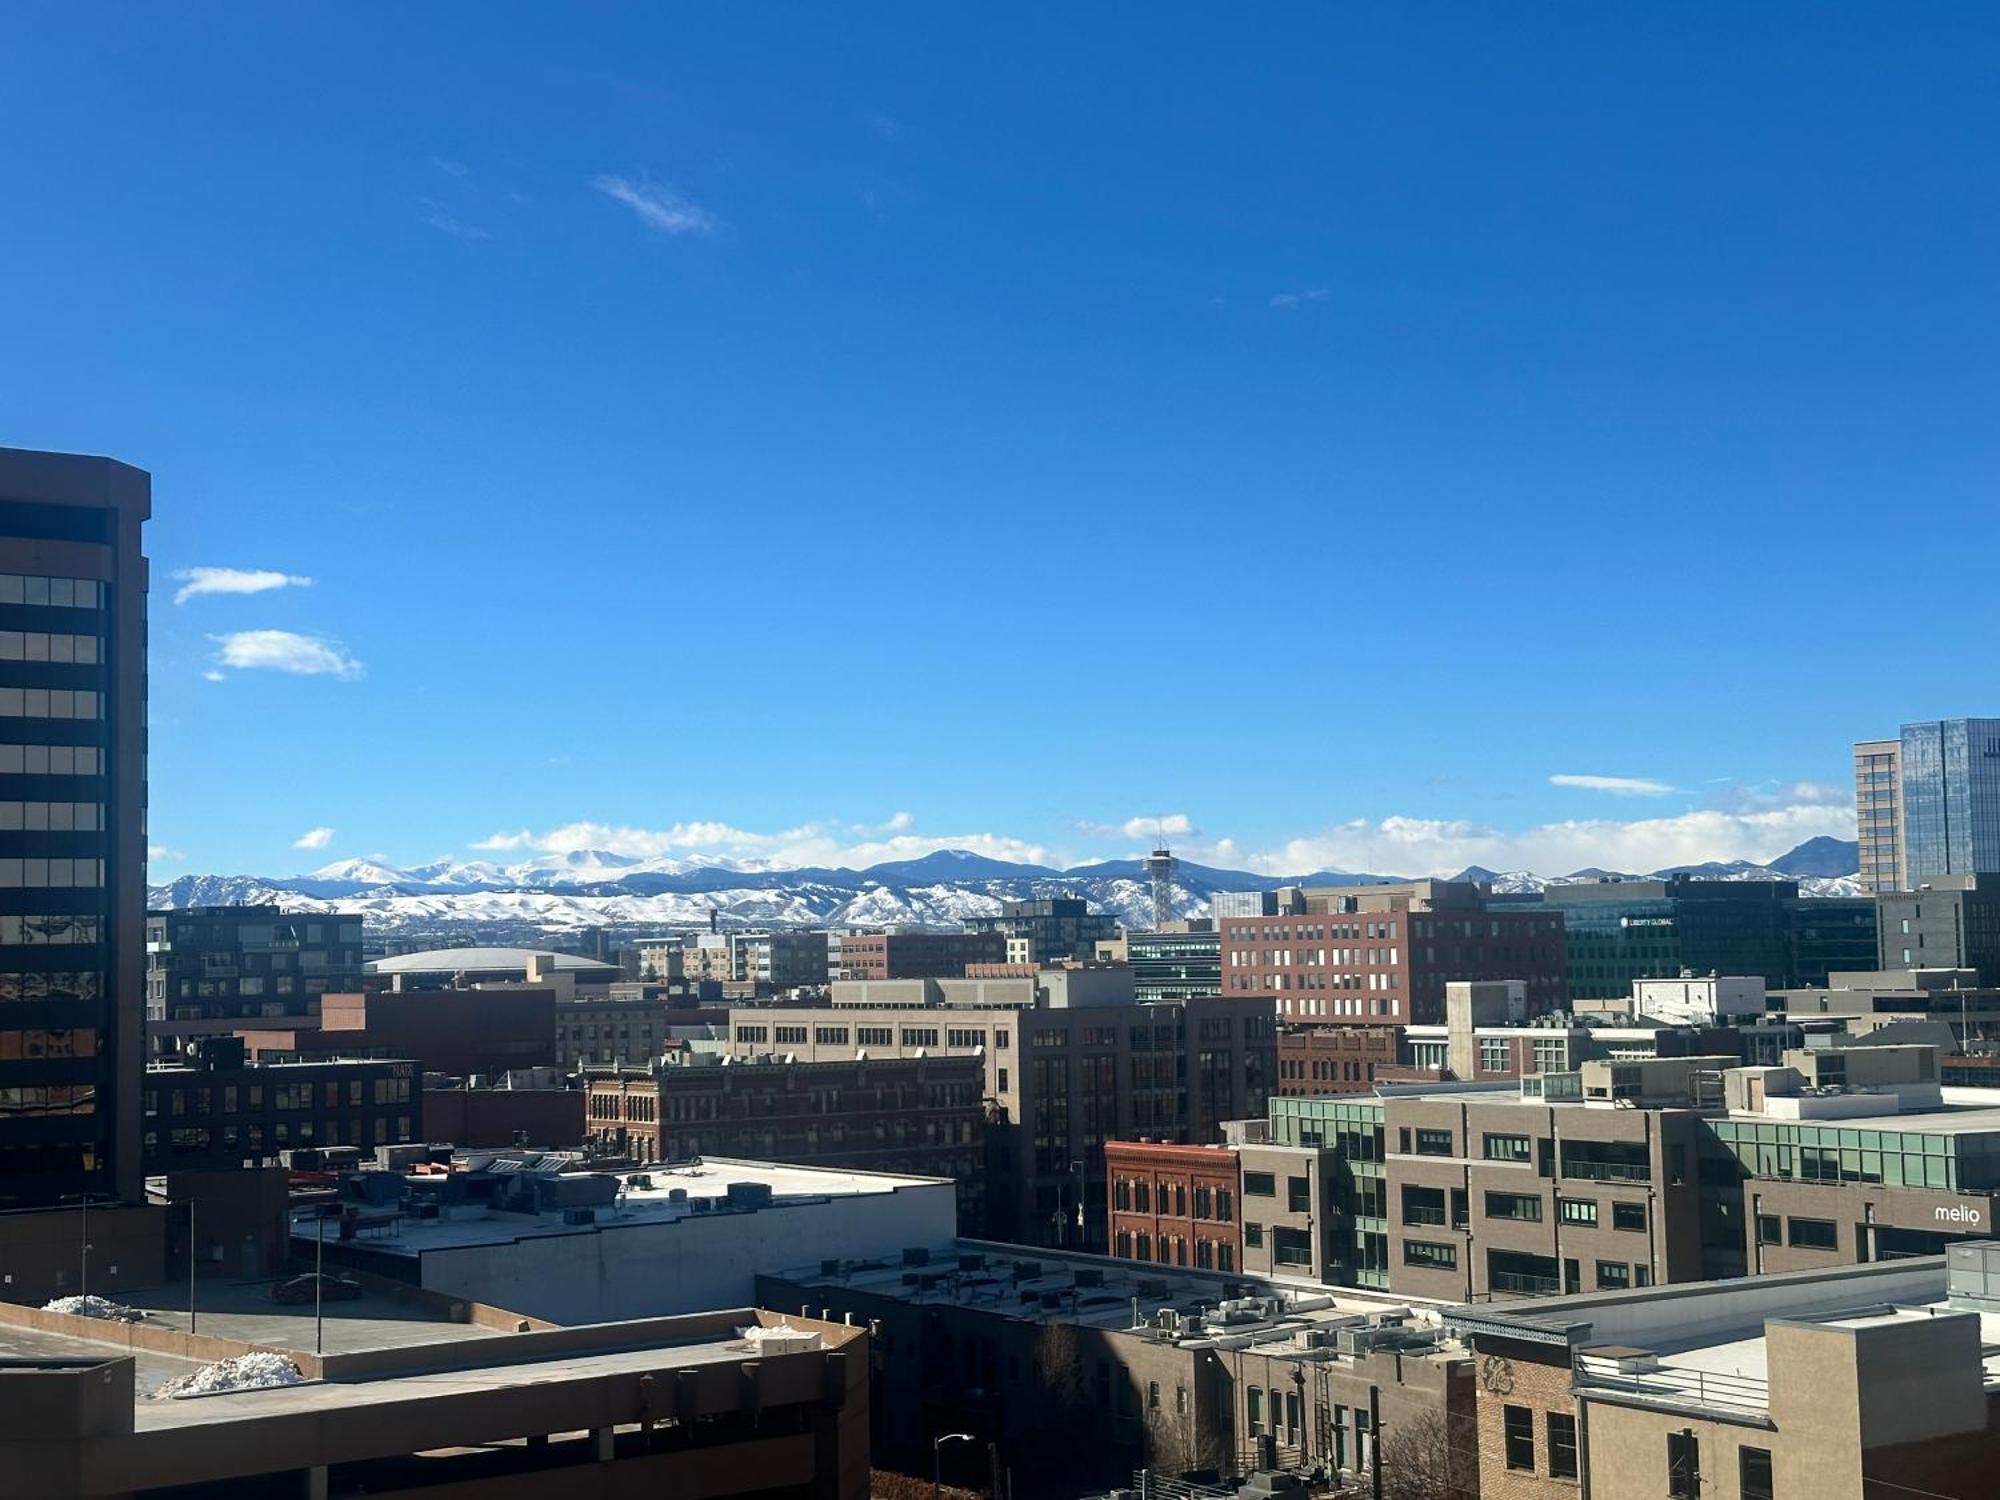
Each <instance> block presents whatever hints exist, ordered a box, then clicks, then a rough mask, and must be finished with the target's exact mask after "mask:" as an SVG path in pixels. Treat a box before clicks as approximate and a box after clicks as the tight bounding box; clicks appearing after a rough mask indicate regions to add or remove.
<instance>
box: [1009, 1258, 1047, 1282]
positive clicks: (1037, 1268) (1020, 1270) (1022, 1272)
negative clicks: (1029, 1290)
mask: <svg viewBox="0 0 2000 1500" xmlns="http://www.w3.org/2000/svg"><path fill="white" fill-rule="evenodd" d="M1041 1274H1042V1263H1041V1262H1040V1261H1038V1260H1017V1261H1015V1262H1014V1279H1015V1280H1016V1281H1032V1280H1034V1279H1035V1277H1037V1276H1039V1275H1041Z"/></svg>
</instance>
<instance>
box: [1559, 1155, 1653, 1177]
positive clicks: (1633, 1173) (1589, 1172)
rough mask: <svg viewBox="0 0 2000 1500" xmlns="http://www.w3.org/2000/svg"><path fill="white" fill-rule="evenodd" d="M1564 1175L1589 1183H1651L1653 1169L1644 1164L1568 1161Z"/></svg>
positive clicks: (1564, 1166)
mask: <svg viewBox="0 0 2000 1500" xmlns="http://www.w3.org/2000/svg"><path fill="white" fill-rule="evenodd" d="M1562 1175H1563V1176H1565V1177H1575V1178H1580V1179H1582V1180H1584V1181H1587V1182H1651V1181H1652V1180H1653V1169H1652V1167H1650V1166H1648V1165H1647V1164H1646V1163H1644V1162H1639V1163H1632V1162H1622V1161H1567V1160H1566V1161H1564V1162H1563V1164H1562Z"/></svg>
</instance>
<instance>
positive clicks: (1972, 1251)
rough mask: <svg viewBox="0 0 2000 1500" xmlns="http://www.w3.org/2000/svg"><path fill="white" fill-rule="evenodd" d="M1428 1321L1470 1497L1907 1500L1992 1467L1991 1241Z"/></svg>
mask: <svg viewBox="0 0 2000 1500" xmlns="http://www.w3.org/2000/svg"><path fill="white" fill-rule="evenodd" d="M1445 1322H1446V1326H1447V1327H1448V1328H1449V1329H1450V1330H1451V1331H1453V1332H1455V1333H1456V1334H1457V1335H1458V1336H1459V1337H1461V1338H1464V1339H1467V1340H1469V1341H1470V1343H1471V1345H1472V1349H1473V1352H1474V1356H1475V1358H1474V1361H1473V1363H1474V1365H1475V1367H1476V1368H1477V1370H1478V1381H1477V1387H1476V1390H1477V1395H1476V1401H1477V1417H1476V1420H1475V1421H1474V1422H1473V1423H1472V1424H1471V1429H1472V1430H1473V1431H1474V1432H1475V1433H1476V1434H1477V1440H1476V1441H1477V1454H1478V1474H1477V1477H1476V1483H1475V1484H1474V1485H1473V1486H1472V1487H1471V1488H1469V1489H1468V1490H1467V1493H1477V1494H1478V1495H1480V1496H1481V1497H1482V1500H1562V1497H1574V1496H1576V1495H1578V1494H1585V1495H1590V1496H1593V1497H1596V1500H1661V1497H1663V1496H1664V1497H1666V1500H1712V1497H1719V1500H1794V1497H1829V1500H1830V1497H1835V1496H1838V1497H1841V1500H1898V1497H1902V1500H1909V1497H1917V1500H1924V1497H1944V1496H1952V1497H1959V1496H1964V1497H1970V1496H1974V1495H1985V1494H1988V1493H1990V1492H1991V1491H1992V1487H1993V1476H1994V1475H1995V1474H1996V1473H2000V1380H1996V1378H1995V1376H1994V1374H1993V1371H1992V1368H1991V1364H1990V1362H1989V1359H1988V1351H1990V1349H1991V1348H1992V1346H1993V1343H1994V1333H1995V1331H1996V1330H1997V1329H2000V1245H1993V1244H1990V1243H1988V1244H1968V1245H1963V1246H1959V1247H1955V1248H1954V1249H1953V1250H1952V1252H1951V1254H1950V1256H1949V1258H1947V1257H1944V1256H1928V1257H1924V1258H1921V1259H1915V1260H1897V1261H1890V1262H1887V1263H1885V1264H1870V1265H1865V1266H1851V1267H1843V1268H1841V1269H1838V1270H1834V1271H1820V1272H1798V1273H1792V1274H1788V1275H1773V1276H1763V1277H1758V1278H1756V1279H1754V1280H1751V1281H1726V1282H1719V1283H1718V1282H1704V1283H1700V1284H1697V1285H1692V1286H1677V1287H1659V1286H1654V1287H1650V1288H1646V1289H1644V1290H1638V1289H1633V1290H1625V1291H1611V1292H1595V1293H1584V1294H1582V1295H1578V1296H1573V1297H1563V1298H1559V1299H1555V1300H1552V1301H1546V1302H1537V1303H1531V1304H1514V1305H1509V1306H1500V1307H1496V1306H1492V1305H1489V1304H1484V1303H1482V1304H1477V1305H1469V1306H1460V1307H1455V1308H1452V1309H1450V1310H1449V1311H1448V1312H1447V1313H1446V1314H1445Z"/></svg>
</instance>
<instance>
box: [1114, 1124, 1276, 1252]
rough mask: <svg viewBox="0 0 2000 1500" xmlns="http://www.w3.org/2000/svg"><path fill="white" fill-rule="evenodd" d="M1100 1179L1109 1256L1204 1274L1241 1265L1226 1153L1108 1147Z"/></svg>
mask: <svg viewBox="0 0 2000 1500" xmlns="http://www.w3.org/2000/svg"><path fill="white" fill-rule="evenodd" d="M1104 1175H1105V1179H1106V1187H1107V1189H1108V1191H1109V1194H1110V1203H1109V1213H1110V1224H1111V1253H1112V1254H1113V1255H1115V1256H1117V1257H1119V1258H1120V1259H1121V1260H1144V1261H1155V1262H1157V1263H1159V1264H1160V1265H1168V1266H1192V1267H1194V1268H1195V1269H1197V1270H1202V1271H1234V1270H1236V1269H1237V1268H1238V1267H1239V1266H1240V1265H1241V1264H1242V1260H1243V1240H1242V1236H1241V1233H1240V1231H1239V1228H1238V1224H1237V1211H1236V1197H1237V1163H1236V1152H1235V1151H1234V1150H1232V1149H1231V1148H1230V1147H1228V1146H1181V1145H1173V1144H1169V1143H1167V1142H1163V1141H1108V1142H1106V1143H1105V1147H1104Z"/></svg>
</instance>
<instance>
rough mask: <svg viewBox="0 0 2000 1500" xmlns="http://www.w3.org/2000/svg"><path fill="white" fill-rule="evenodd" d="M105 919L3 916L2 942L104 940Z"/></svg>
mask: <svg viewBox="0 0 2000 1500" xmlns="http://www.w3.org/2000/svg"><path fill="white" fill-rule="evenodd" d="M102 923H103V918H101V917H92V916H63V915H58V914H50V915H47V916H29V915H23V916H0V946H4V945H19V946H27V945H30V944H32V945H35V946H40V945H42V944H46V943H96V942H101V941H102V940H103V937H104V928H103V925H102Z"/></svg>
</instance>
